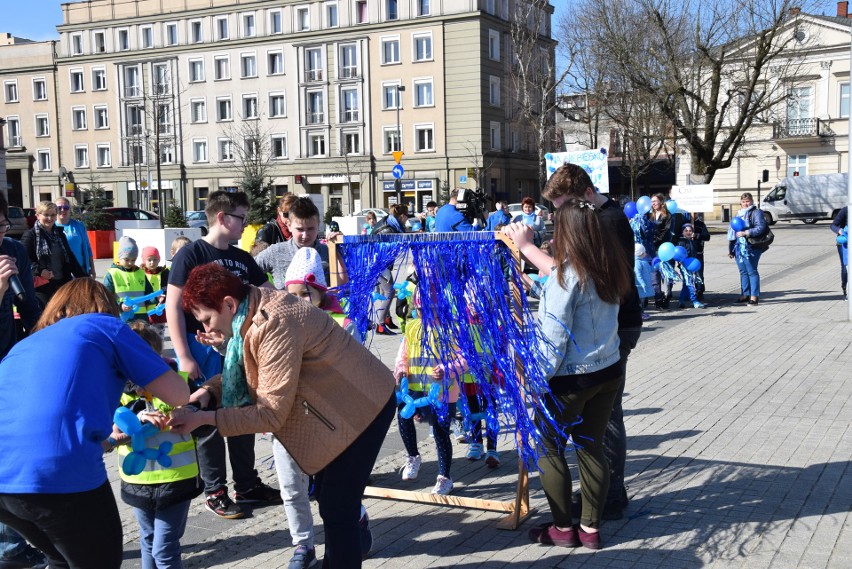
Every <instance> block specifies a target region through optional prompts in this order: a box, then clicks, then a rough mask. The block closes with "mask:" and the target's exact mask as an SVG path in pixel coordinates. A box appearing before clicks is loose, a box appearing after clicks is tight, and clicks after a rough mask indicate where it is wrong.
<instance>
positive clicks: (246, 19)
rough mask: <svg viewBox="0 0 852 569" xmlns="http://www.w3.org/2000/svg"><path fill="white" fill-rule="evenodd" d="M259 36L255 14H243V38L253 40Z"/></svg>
mask: <svg viewBox="0 0 852 569" xmlns="http://www.w3.org/2000/svg"><path fill="white" fill-rule="evenodd" d="M256 35H257V26H255V19H254V14H243V37H244V38H253V37H254V36H256Z"/></svg>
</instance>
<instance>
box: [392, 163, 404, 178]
mask: <svg viewBox="0 0 852 569" xmlns="http://www.w3.org/2000/svg"><path fill="white" fill-rule="evenodd" d="M391 173H392V174H393V177H394V178H396V179H397V180H399V179H400V178H402V175H403V174H405V169H404V168H403V167H402V165H401V164H397V165H396V166H394V167H393V170H391Z"/></svg>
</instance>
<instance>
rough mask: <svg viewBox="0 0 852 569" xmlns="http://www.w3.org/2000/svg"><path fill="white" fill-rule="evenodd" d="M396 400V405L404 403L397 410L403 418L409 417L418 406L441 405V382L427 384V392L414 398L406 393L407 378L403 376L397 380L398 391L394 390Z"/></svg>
mask: <svg viewBox="0 0 852 569" xmlns="http://www.w3.org/2000/svg"><path fill="white" fill-rule="evenodd" d="M396 402H397V404H398V405H402V404H403V403H404V404H405V405H404V406H403V408H402V409H401V410H400V411H399V416H400V417H402V418H403V419H410V418H412V417H413V416H414V413H416V412H417V409H418V408H419V407H426V406H427V405H432V406H434V407H438V406H440V405H441V384H440V383H433V384H432V385H430V386H429V392H428V393H427V394H426V395H425V396H423V397H418V398H417V399H414V398H413V397H412V396H411V395H409V393H408V378H407V377H403V378H402V379H401V380H400V381H399V391H397V392H396Z"/></svg>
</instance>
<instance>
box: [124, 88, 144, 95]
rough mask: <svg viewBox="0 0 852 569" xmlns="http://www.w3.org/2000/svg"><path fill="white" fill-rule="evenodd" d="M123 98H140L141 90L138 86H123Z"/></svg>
mask: <svg viewBox="0 0 852 569" xmlns="http://www.w3.org/2000/svg"><path fill="white" fill-rule="evenodd" d="M124 96H125V97H141V96H142V89H141V88H140V87H139V86H138V85H125V86H124Z"/></svg>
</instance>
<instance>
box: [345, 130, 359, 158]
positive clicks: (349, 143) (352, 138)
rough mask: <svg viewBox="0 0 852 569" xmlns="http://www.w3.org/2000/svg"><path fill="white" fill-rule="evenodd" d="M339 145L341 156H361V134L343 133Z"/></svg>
mask: <svg viewBox="0 0 852 569" xmlns="http://www.w3.org/2000/svg"><path fill="white" fill-rule="evenodd" d="M340 145H341V146H340V149H341V154H361V134H360V133H358V132H344V133H343V136H342V139H341V141H340Z"/></svg>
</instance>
